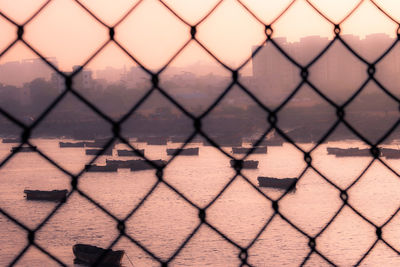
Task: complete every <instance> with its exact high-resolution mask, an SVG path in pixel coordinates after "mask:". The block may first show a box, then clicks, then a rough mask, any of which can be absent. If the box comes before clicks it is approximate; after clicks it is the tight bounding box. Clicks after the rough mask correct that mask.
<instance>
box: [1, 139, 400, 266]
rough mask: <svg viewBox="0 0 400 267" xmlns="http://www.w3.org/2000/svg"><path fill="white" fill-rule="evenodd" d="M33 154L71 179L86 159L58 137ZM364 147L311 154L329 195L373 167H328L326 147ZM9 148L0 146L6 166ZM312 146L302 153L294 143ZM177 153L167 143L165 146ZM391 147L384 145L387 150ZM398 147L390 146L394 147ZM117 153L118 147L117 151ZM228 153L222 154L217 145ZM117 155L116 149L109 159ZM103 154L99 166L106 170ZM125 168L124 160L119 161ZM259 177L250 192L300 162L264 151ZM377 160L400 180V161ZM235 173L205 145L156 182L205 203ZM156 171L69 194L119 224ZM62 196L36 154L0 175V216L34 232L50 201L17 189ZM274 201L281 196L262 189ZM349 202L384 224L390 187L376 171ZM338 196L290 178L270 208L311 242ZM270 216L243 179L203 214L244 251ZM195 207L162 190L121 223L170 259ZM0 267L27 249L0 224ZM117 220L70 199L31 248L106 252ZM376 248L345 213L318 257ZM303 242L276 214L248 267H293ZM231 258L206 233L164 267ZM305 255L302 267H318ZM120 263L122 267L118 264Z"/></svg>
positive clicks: (396, 196)
mask: <svg viewBox="0 0 400 267" xmlns="http://www.w3.org/2000/svg"><path fill="white" fill-rule="evenodd" d="M33 143H35V144H36V145H37V146H38V147H39V148H40V149H41V150H43V151H44V153H46V154H47V155H49V156H50V157H51V158H53V159H54V160H55V161H57V162H58V163H59V164H60V165H62V166H63V167H64V168H66V169H67V170H69V171H71V172H74V173H77V172H78V171H79V170H80V169H82V168H83V167H84V165H85V163H87V162H88V161H89V160H90V158H91V157H90V156H86V155H85V153H84V149H83V148H63V149H60V148H59V147H58V140H45V139H43V140H42V139H36V140H33ZM136 145H137V146H138V147H139V148H145V149H146V152H145V154H146V156H148V157H149V158H151V159H160V158H161V159H168V156H167V155H166V152H165V148H166V147H165V146H146V145H144V144H140V143H139V144H136ZM328 145H329V146H339V147H348V146H362V144H361V143H357V142H354V143H345V142H335V143H334V142H331V143H329V144H327V145H322V146H321V147H320V148H318V149H317V150H316V151H315V152H314V153H313V154H312V156H313V164H314V165H315V167H316V168H317V169H318V170H320V171H321V172H322V173H323V174H324V175H326V176H327V177H329V178H330V179H331V180H332V181H333V182H335V183H336V184H337V185H338V186H340V187H342V188H345V187H346V186H348V185H350V184H351V183H352V182H353V181H354V179H356V178H357V177H358V175H359V174H360V173H361V171H362V170H363V169H364V168H365V167H366V166H367V165H368V163H369V162H370V161H371V158H335V157H334V156H331V155H327V154H326V146H328ZM11 146H13V145H12V144H0V158H1V159H2V158H4V157H5V156H6V155H7V154H8V153H9V149H10V147H11ZM303 146H304V147H310V145H303ZM168 147H176V144H168ZM388 147H390V146H388ZM392 147H396V148H397V145H396V146H392ZM117 148H123V146H122V145H118V146H117ZM226 149H227V151H229V148H226ZM114 153H115V152H114ZM106 158H117V156H115V155H114V156H113V157H111V156H105V157H101V158H100V159H99V160H98V162H97V163H104V162H105V159H106ZM126 159H129V158H126ZM250 159H256V160H258V161H259V162H260V163H259V169H257V170H245V171H244V173H245V174H246V175H247V177H248V178H249V179H250V180H251V181H252V182H253V183H254V184H255V185H256V184H257V177H258V176H259V175H261V176H273V177H282V178H284V177H296V176H298V175H299V174H300V173H301V172H302V171H303V169H304V168H305V163H304V161H303V155H302V154H301V153H299V152H298V151H297V150H296V149H295V148H294V147H293V146H292V145H289V144H284V145H283V146H282V147H270V148H269V150H268V154H267V155H253V156H251V157H250ZM387 163H388V164H389V165H390V166H392V167H393V168H394V169H396V170H397V171H400V165H399V163H400V160H388V161H387ZM233 175H234V171H233V170H232V169H231V168H230V165H229V159H228V158H227V157H226V156H224V155H223V154H221V153H220V152H219V151H217V150H216V149H214V148H212V147H200V155H199V156H197V157H196V156H189V157H187V156H186V157H179V158H176V159H175V160H174V161H173V162H172V163H171V164H170V165H169V166H168V167H167V169H166V170H165V179H166V180H167V181H168V182H169V183H170V184H171V185H173V186H174V187H176V188H177V189H178V190H179V191H181V192H182V193H183V194H184V195H185V196H186V197H187V198H189V199H190V200H191V201H193V202H194V203H196V204H197V205H200V206H205V205H207V204H208V203H209V202H210V201H211V200H212V199H213V198H214V197H215V195H216V194H217V193H218V192H219V191H220V190H221V189H222V188H223V187H224V185H225V184H226V183H227V182H228V181H229V179H230V178H231V177H232V176H233ZM156 181H157V179H156V177H155V173H154V171H142V172H130V171H129V170H119V172H118V173H85V175H84V176H82V177H81V178H80V183H79V187H80V188H81V189H82V190H83V191H84V192H86V193H87V194H89V195H90V196H91V197H92V198H93V199H95V200H96V201H98V202H100V203H101V204H102V205H103V206H104V207H105V208H106V209H108V210H109V211H110V212H111V213H113V214H114V215H115V216H117V217H119V218H123V217H124V216H126V215H127V214H128V213H129V212H130V211H131V210H132V209H133V208H134V207H135V206H136V205H137V204H138V203H139V202H140V200H141V199H142V198H143V197H144V195H146V193H147V192H148V191H149V190H150V188H151V187H152V186H153V185H154V184H155V183H156ZM65 188H67V189H70V180H69V178H68V177H67V176H66V175H64V174H63V173H62V172H60V171H59V170H58V169H56V168H55V167H54V166H52V165H50V164H49V163H48V162H47V161H45V160H44V159H42V158H41V157H40V156H38V155H37V154H36V153H19V154H18V155H16V156H15V157H14V158H13V159H12V160H11V161H10V162H8V164H7V165H5V166H4V167H3V168H1V169H0V207H1V208H2V209H4V210H6V211H7V212H8V213H9V214H11V215H12V216H14V217H15V218H17V219H18V220H19V221H21V222H23V223H24V224H25V225H27V226H29V227H32V228H34V227H35V226H36V225H38V224H39V223H40V222H41V221H42V220H43V218H45V217H46V215H47V214H48V213H49V212H50V211H51V210H52V209H53V208H54V206H55V204H54V203H46V202H34V201H26V200H25V199H24V193H23V190H24V189H42V190H52V189H65ZM262 190H263V192H264V193H266V194H267V195H269V196H270V197H272V198H278V197H279V196H280V195H281V194H282V192H281V191H279V190H272V189H262ZM349 195H350V198H349V202H350V203H351V204H352V205H354V206H355V207H356V208H357V209H358V210H359V211H360V212H361V213H363V214H364V215H365V216H366V217H368V218H369V219H370V220H371V221H373V222H375V223H377V224H382V223H384V222H385V221H386V220H387V218H389V217H390V216H391V215H392V214H393V213H394V212H395V211H396V209H397V208H398V207H399V206H400V179H398V178H397V177H396V176H395V175H394V174H393V173H391V172H390V171H389V170H387V169H386V168H385V167H384V166H383V165H382V164H380V163H379V162H375V163H374V164H373V165H372V166H371V169H370V170H369V171H368V172H367V173H366V174H365V175H364V176H363V178H362V179H361V180H360V182H359V183H358V184H356V185H355V186H354V187H353V188H352V189H351V190H350V191H349ZM341 204H342V201H341V200H340V198H339V193H338V191H337V190H336V189H335V188H333V187H332V186H331V185H330V184H328V183H327V182H325V181H324V180H323V179H322V178H321V177H320V176H319V175H318V174H317V173H315V172H314V171H312V170H309V171H307V172H306V174H305V176H304V177H303V178H302V179H301V180H300V181H299V183H298V185H297V190H296V192H295V193H292V194H289V195H287V196H286V197H285V198H284V199H283V200H282V201H281V202H280V210H281V212H282V213H283V214H284V215H285V216H286V217H287V218H289V219H290V220H291V221H292V222H293V223H294V224H296V225H297V226H298V227H299V228H301V229H302V230H303V231H305V232H307V233H308V234H310V235H315V234H316V233H318V232H319V231H320V230H321V229H322V228H323V227H324V226H325V225H326V223H327V222H328V221H329V220H330V219H331V217H332V216H333V215H334V214H335V212H336V211H337V210H338V209H339V207H340V206H341ZM272 214H273V210H272V208H271V204H270V202H269V201H267V200H266V199H265V198H264V197H263V196H261V195H260V194H259V193H258V192H257V191H256V190H254V189H253V188H252V187H250V186H249V185H248V184H247V183H246V182H245V181H244V180H243V179H242V178H238V179H236V180H235V182H233V184H232V185H231V186H230V187H229V189H228V190H227V191H225V192H224V193H223V194H222V195H221V197H220V198H219V199H218V200H217V201H216V202H215V203H214V205H212V206H211V207H210V208H209V209H208V210H207V220H208V221H209V222H210V223H211V224H213V225H214V226H215V227H216V228H217V229H219V230H220V231H221V232H223V233H224V234H226V235H227V236H229V237H230V238H231V239H232V240H234V241H235V242H237V243H238V244H240V245H242V246H246V245H247V244H249V243H250V242H251V241H252V240H253V239H254V237H255V236H256V235H257V233H258V232H259V231H260V229H261V228H262V227H263V225H264V224H265V223H266V221H267V220H268V219H269V218H270V217H271V215H272ZM198 223H199V219H198V217H197V210H196V209H194V208H193V207H192V206H190V205H189V204H188V203H186V202H185V201H184V200H183V199H182V198H181V197H180V196H178V195H177V194H175V193H174V192H173V191H171V190H169V189H168V188H167V187H166V186H165V185H163V184H161V185H160V186H158V187H157V189H156V190H155V191H154V193H153V194H152V195H151V196H150V197H149V198H148V200H147V201H146V202H145V204H144V205H143V206H142V207H141V208H140V209H139V210H137V212H136V213H135V214H134V216H132V217H131V219H130V220H129V221H128V223H127V232H128V233H129V234H130V235H131V236H132V237H134V238H135V239H136V240H138V241H139V242H141V244H143V245H144V246H146V247H147V248H148V249H149V250H150V251H152V252H153V253H154V254H155V255H157V256H159V257H160V258H162V259H167V258H169V257H170V256H171V255H172V254H173V253H174V252H175V250H176V249H177V247H178V246H179V245H180V244H181V243H182V242H183V240H185V238H186V237H187V236H188V235H189V234H190V233H191V232H192V231H193V230H194V228H195V227H196V226H197V225H198ZM0 225H1V227H0V266H7V265H8V264H9V263H10V262H11V261H12V259H13V258H14V257H15V256H16V255H17V254H18V253H19V252H20V250H21V249H22V248H23V247H24V246H25V245H26V234H25V232H24V231H23V230H21V229H20V228H19V227H17V226H15V225H14V224H13V223H12V222H10V221H8V220H7V219H6V218H5V217H3V216H1V215H0ZM117 234H118V231H117V230H116V224H115V222H114V221H113V220H112V219H111V218H110V217H109V216H107V215H105V214H104V213H103V212H102V211H101V210H99V209H98V208H96V207H95V206H94V205H93V204H91V203H90V202H88V201H87V200H86V199H84V198H82V197H81V196H79V195H78V194H74V195H72V197H71V198H70V199H69V200H68V202H67V205H65V206H64V207H62V208H61V210H60V211H59V212H58V213H57V214H56V215H55V216H54V217H52V219H51V220H50V221H49V222H48V223H47V224H46V225H45V226H44V227H43V228H42V229H41V230H40V231H38V232H37V234H36V240H37V242H38V243H39V244H40V245H41V246H42V247H43V248H45V249H47V250H48V251H49V252H51V253H52V254H54V255H55V256H56V257H58V258H59V259H61V260H62V261H63V262H65V263H66V264H67V265H70V266H72V265H73V263H72V261H73V254H72V246H73V245H74V244H76V243H88V244H93V245H97V246H102V247H106V246H108V245H109V244H110V242H112V241H113V240H114V238H115V237H116V236H117ZM383 236H384V238H385V240H387V241H388V242H389V243H390V244H391V245H392V246H393V247H395V248H397V249H400V215H399V216H397V217H395V218H394V220H393V221H392V222H391V223H389V224H388V225H387V226H386V227H385V228H384V230H383ZM374 241H375V229H374V228H373V227H372V226H371V225H369V224H368V223H366V222H365V221H363V220H362V219H361V218H360V217H359V216H358V215H356V214H355V213H354V212H353V211H352V210H350V209H349V208H344V209H343V211H342V213H341V214H340V215H339V216H338V217H337V218H336V220H335V221H334V223H333V224H332V225H331V226H330V227H329V228H328V229H327V230H326V231H325V232H324V233H323V234H322V235H321V236H320V237H319V238H318V239H317V249H318V250H319V251H321V252H322V253H323V254H324V255H326V257H328V258H329V259H330V260H332V261H333V262H335V263H336V264H338V265H340V266H351V265H353V264H355V263H356V262H357V261H358V260H359V258H361V256H362V255H363V254H364V253H365V252H366V251H367V250H368V249H369V247H370V246H371V245H372V244H373V242H374ZM307 243H308V240H307V239H306V238H305V237H304V236H303V235H302V234H300V233H299V232H297V231H296V230H294V229H293V228H292V227H291V226H290V225H289V224H287V223H286V222H285V221H283V220H282V219H281V218H280V217H275V218H274V219H273V220H272V222H271V224H270V225H269V226H268V227H267V229H266V230H265V231H264V233H263V234H262V235H261V236H260V238H259V239H258V241H257V242H256V243H255V244H254V245H253V246H252V248H251V249H250V251H249V262H250V263H251V264H253V265H255V266H298V265H299V264H300V263H301V262H302V260H303V258H304V257H305V255H307V253H308V252H309V249H308V246H307ZM115 248H118V249H124V250H125V251H126V254H127V256H128V257H129V259H130V260H131V261H132V262H133V266H158V263H157V262H155V261H153V260H152V259H151V257H150V256H148V255H147V254H146V253H145V252H144V251H142V250H141V249H140V248H138V247H137V246H136V245H134V244H132V243H130V242H129V240H127V239H121V240H120V241H119V242H118V243H117V245H116V247H115ZM238 253H239V251H238V250H237V249H236V248H235V247H234V246H232V245H231V244H230V243H228V242H226V241H225V240H224V239H223V238H222V237H220V236H219V235H218V234H216V233H215V232H214V231H213V230H211V229H210V228H209V227H207V226H204V225H203V226H201V228H200V230H199V231H198V232H197V233H196V235H195V236H194V237H193V238H192V239H191V240H190V241H189V242H188V243H187V245H186V247H185V248H184V249H183V250H182V251H181V252H180V253H179V254H178V256H177V257H176V258H175V259H174V260H173V262H172V265H173V266H238V265H239V260H238V257H237V255H238ZM326 265H327V263H326V262H324V261H323V260H322V259H321V258H320V257H319V256H317V255H315V254H314V255H313V256H312V257H311V258H310V260H309V261H308V265H307V266H326ZM17 266H58V265H57V263H55V262H54V261H52V260H50V259H49V258H48V257H47V256H44V255H43V254H41V253H40V252H38V250H36V249H33V248H31V249H29V250H28V252H27V253H26V254H25V256H24V257H23V258H22V259H21V260H20V261H19V262H18V264H17ZM124 266H132V265H131V263H130V262H129V260H128V258H127V257H126V256H125V257H124ZM363 266H400V259H399V257H398V256H397V254H395V253H394V252H393V251H392V250H390V249H388V248H387V247H385V246H384V245H383V244H382V243H378V245H377V246H376V247H375V248H374V250H373V251H372V252H371V254H370V255H369V256H368V257H367V258H366V259H365V261H364V262H363Z"/></svg>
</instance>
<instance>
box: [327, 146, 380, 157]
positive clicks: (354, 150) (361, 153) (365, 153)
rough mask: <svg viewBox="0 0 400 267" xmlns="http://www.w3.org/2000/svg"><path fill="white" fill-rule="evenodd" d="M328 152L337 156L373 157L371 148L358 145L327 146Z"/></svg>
mask: <svg viewBox="0 0 400 267" xmlns="http://www.w3.org/2000/svg"><path fill="white" fill-rule="evenodd" d="M326 150H327V151H328V154H330V155H335V156H336V157H372V155H371V151H370V150H369V149H359V148H358V147H351V148H338V147H327V148H326Z"/></svg>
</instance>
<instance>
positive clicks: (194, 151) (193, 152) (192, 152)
mask: <svg viewBox="0 0 400 267" xmlns="http://www.w3.org/2000/svg"><path fill="white" fill-rule="evenodd" d="M178 151H179V156H181V155H182V156H197V155H199V148H198V147H194V148H167V155H169V156H172V155H175V153H177V152H178Z"/></svg>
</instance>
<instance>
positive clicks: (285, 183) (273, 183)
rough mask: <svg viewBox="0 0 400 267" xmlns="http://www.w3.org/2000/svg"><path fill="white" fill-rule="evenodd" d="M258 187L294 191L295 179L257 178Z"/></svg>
mask: <svg viewBox="0 0 400 267" xmlns="http://www.w3.org/2000/svg"><path fill="white" fill-rule="evenodd" d="M257 180H258V186H260V187H270V188H278V189H286V190H287V189H290V190H293V189H296V183H297V178H272V177H262V176H259V177H258V178H257Z"/></svg>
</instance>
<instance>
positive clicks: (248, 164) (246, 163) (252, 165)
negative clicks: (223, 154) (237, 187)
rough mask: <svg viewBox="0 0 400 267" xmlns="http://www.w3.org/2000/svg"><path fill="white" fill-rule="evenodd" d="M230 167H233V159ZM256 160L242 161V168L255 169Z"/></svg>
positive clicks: (256, 166) (256, 165)
mask: <svg viewBox="0 0 400 267" xmlns="http://www.w3.org/2000/svg"><path fill="white" fill-rule="evenodd" d="M230 163H231V167H235V161H234V160H231V161H230ZM257 168H258V161H257V160H245V161H243V166H242V169H257Z"/></svg>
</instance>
